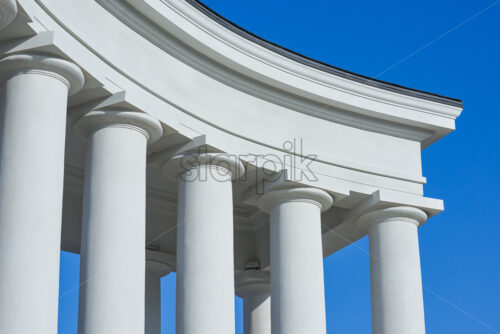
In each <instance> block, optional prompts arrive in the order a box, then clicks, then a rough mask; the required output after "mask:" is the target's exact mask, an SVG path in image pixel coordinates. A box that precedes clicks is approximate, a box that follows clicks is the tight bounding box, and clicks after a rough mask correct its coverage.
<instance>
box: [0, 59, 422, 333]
mask: <svg viewBox="0 0 500 334" xmlns="http://www.w3.org/2000/svg"><path fill="white" fill-rule="evenodd" d="M0 78H1V80H2V87H1V90H0V94H1V95H0V98H1V110H0V112H1V116H0V117H1V132H0V136H1V137H0V139H1V142H0V154H1V155H0V166H1V169H0V273H1V274H0V333H16V334H18V333H40V334H53V333H56V332H57V312H58V282H59V252H60V238H61V213H62V194H63V177H64V142H65V133H66V113H67V99H68V96H69V95H71V94H74V93H76V92H78V91H79V90H80V89H81V88H82V86H83V84H84V75H83V73H82V71H81V70H80V69H79V68H78V66H76V65H75V64H72V63H71V62H68V61H66V60H62V59H57V58H53V57H51V56H43V55H33V54H24V55H12V56H7V57H6V58H3V59H2V60H1V61H0ZM75 130H76V133H77V134H78V135H80V136H81V137H82V138H84V139H85V140H86V141H87V154H86V167H85V183H84V202H83V221H82V240H81V277H80V284H81V287H80V305H79V333H80V334H108V333H134V334H137V333H144V332H145V331H146V333H147V334H158V333H159V323H160V302H159V280H160V277H161V276H163V275H165V274H167V273H168V272H169V271H170V270H171V268H169V267H168V266H167V265H166V264H165V263H162V262H161V261H158V259H151V258H148V257H147V256H146V249H145V244H144V243H145V241H144V240H145V226H146V221H145V210H146V209H145V203H146V150H147V145H148V144H149V143H152V142H154V141H156V140H158V139H159V138H160V137H161V136H162V126H161V124H160V123H159V122H158V120H155V119H153V118H152V117H150V116H148V115H147V114H144V113H140V112H134V111H124V110H116V109H106V110H95V111H91V112H89V113H87V114H85V115H83V116H82V117H81V118H80V120H79V121H78V122H77V124H76V126H75ZM179 166H184V168H179ZM163 171H164V174H165V176H166V177H171V178H176V179H177V180H178V213H177V216H178V224H177V262H176V270H177V333H178V334H200V333H203V334H234V331H235V324H234V294H235V287H236V293H237V294H238V295H240V296H241V297H242V298H243V299H244V313H245V314H244V316H245V333H246V334H270V333H271V332H272V333H273V334H304V333H312V334H325V333H326V316H325V297H324V278H323V277H324V275H323V251H322V239H321V235H322V232H321V230H322V225H321V212H323V211H325V210H328V209H329V208H330V207H331V206H332V204H333V198H332V197H331V195H330V194H328V193H327V192H326V191H324V190H321V189H315V188H305V187H296V188H289V189H280V190H273V191H270V192H267V193H265V194H264V195H262V196H261V197H260V199H259V200H258V207H259V208H260V209H261V210H262V211H264V212H267V213H269V216H270V232H271V238H270V243H271V245H270V249H271V268H272V269H271V273H268V272H261V271H248V272H244V273H242V274H240V275H238V276H237V277H236V281H235V275H234V273H235V271H234V258H233V257H234V255H233V203H232V198H233V194H232V181H233V180H235V179H237V178H238V176H239V175H241V174H242V173H243V172H244V166H243V164H242V163H241V162H240V161H237V160H235V159H233V158H230V157H229V156H226V155H222V154H209V153H207V154H201V155H190V154H187V155H181V156H176V157H174V158H172V159H170V160H169V161H168V162H167V163H166V164H165V166H164V168H163ZM200 175H204V176H205V177H204V178H200ZM426 219H427V216H426V214H425V213H424V212H423V211H421V210H420V209H417V208H413V207H402V206H396V207H389V208H382V209H377V210H373V211H368V212H366V213H363V214H362V215H361V216H360V217H359V219H358V220H357V223H358V224H359V226H360V227H362V228H366V229H367V231H368V234H369V238H370V254H371V257H370V266H371V282H372V283H371V289H372V307H373V312H372V318H373V333H375V334H401V333H405V334H423V333H424V332H425V329H424V316H423V301H422V287H421V275H420V260H419V251H418V234H417V227H418V226H419V225H420V224H422V223H423V222H424V221H425V220H426Z"/></svg>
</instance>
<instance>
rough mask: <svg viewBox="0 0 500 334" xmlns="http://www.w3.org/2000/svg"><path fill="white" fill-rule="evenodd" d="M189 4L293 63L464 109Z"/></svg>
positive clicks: (458, 102) (193, 0) (456, 102)
mask: <svg viewBox="0 0 500 334" xmlns="http://www.w3.org/2000/svg"><path fill="white" fill-rule="evenodd" d="M186 2H187V3H189V4H190V5H192V6H193V7H194V8H196V9H197V10H198V11H200V12H202V13H203V14H205V15H206V16H208V17H210V18H211V19H212V20H214V21H216V22H217V23H219V24H220V25H222V26H224V27H225V28H227V29H229V30H231V31H232V32H234V33H236V34H238V35H240V36H242V37H244V38H246V39H248V40H250V41H252V42H254V43H256V44H258V45H260V46H263V47H265V48H267V49H269V50H271V51H273V52H275V53H278V54H280V55H282V56H284V57H287V58H289V59H291V60H293V61H296V62H298V63H301V64H304V65H307V66H309V67H312V68H315V69H318V70H321V71H324V72H328V73H331V74H333V75H337V76H339V77H342V78H346V79H349V80H352V81H356V82H360V83H363V84H365V85H369V86H373V87H377V88H381V89H385V90H388V91H391V92H395V93H399V94H404V95H407V96H412V97H416V98H420V99H424V100H429V101H434V102H438V103H443V104H447V105H451V106H454V107H460V108H463V103H462V101H461V100H459V99H455V98H451V97H446V96H443V95H438V94H434V93H429V92H425V91H422V90H418V89H413V88H408V87H405V86H401V85H397V84H393V83H390V82H386V81H382V80H379V79H375V78H370V77H368V76H364V75H360V74H356V73H353V72H350V71H347V70H344V69H341V68H338V67H335V66H332V65H329V64H326V63H324V62H321V61H318V60H315V59H312V58H309V57H307V56H304V55H302V54H300V53H298V52H295V51H292V50H290V49H287V48H285V47H282V46H280V45H278V44H275V43H273V42H269V41H267V40H265V39H263V38H261V37H259V36H257V35H255V34H253V33H251V32H249V31H247V30H245V29H244V28H242V27H240V26H238V25H236V24H234V23H233V22H231V21H229V20H227V19H225V18H224V17H222V16H221V15H219V14H217V13H216V12H214V11H213V10H212V9H210V8H208V7H207V6H206V5H205V4H203V3H201V2H200V1H199V0H186Z"/></svg>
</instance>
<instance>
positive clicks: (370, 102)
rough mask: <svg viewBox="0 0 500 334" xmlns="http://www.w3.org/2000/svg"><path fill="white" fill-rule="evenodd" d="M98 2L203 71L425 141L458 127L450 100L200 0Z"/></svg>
mask: <svg viewBox="0 0 500 334" xmlns="http://www.w3.org/2000/svg"><path fill="white" fill-rule="evenodd" d="M97 2H98V3H100V4H101V5H102V6H103V7H104V8H106V10H108V11H109V12H110V13H112V14H113V15H115V16H116V17H117V18H118V19H120V20H121V21H122V22H124V23H125V24H127V25H128V26H129V27H130V28H132V29H134V30H135V31H136V32H137V33H139V34H140V35H141V36H143V37H144V38H146V39H147V40H149V41H150V42H152V43H153V44H155V45H156V46H158V47H160V48H161V49H163V50H165V51H166V52H168V53H169V54H171V55H173V56H175V57H176V58H177V59H179V60H182V61H183V62H185V63H187V64H188V65H190V66H191V67H193V68H196V69H197V70H199V71H200V72H203V73H205V74H207V75H209V76H211V77H213V78H215V79H217V80H218V81H220V82H223V83H225V84H227V85H229V86H231V87H234V88H237V89H239V90H241V91H244V92H247V93H249V94H251V95H254V96H256V97H259V98H261V99H264V100H267V101H270V102H273V103H275V104H278V105H281V106H284V107H287V108H289V109H292V110H296V111H299V112H302V113H305V114H309V115H312V116H315V117H318V118H322V119H326V120H329V121H332V122H336V123H340V124H344V125H348V126H352V127H356V128H360V129H364V130H368V131H373V132H377V133H383V134H387V135H391V136H396V137H400V138H405V139H409V140H414V141H419V142H421V143H422V145H423V147H426V146H428V145H430V144H431V143H432V142H434V141H435V140H437V139H439V138H441V137H442V136H444V135H446V134H447V133H449V132H451V131H452V130H453V129H454V120H455V118H456V117H458V115H459V114H460V112H461V109H462V108H461V106H458V105H451V104H452V103H451V102H450V104H447V103H443V102H442V101H441V102H436V101H434V100H432V99H424V98H422V97H421V96H420V97H417V96H419V95H418V94H413V95H407V94H403V93H402V92H400V91H398V90H397V89H395V88H394V87H399V86H397V85H393V86H391V87H393V88H394V89H383V88H381V87H380V85H381V83H380V82H378V83H377V85H370V84H371V83H372V82H371V81H370V80H368V81H369V82H368V81H367V80H365V81H366V82H360V80H351V79H348V78H346V77H345V75H344V76H340V75H336V74H334V73H332V72H331V71H330V72H328V71H324V70H321V69H318V68H316V67H311V66H309V65H306V64H304V63H303V62H299V61H296V60H294V59H291V58H289V57H286V56H284V55H282V54H280V53H278V52H276V50H274V49H273V50H270V49H268V48H265V47H263V46H261V45H259V44H257V43H255V41H254V40H252V39H247V38H244V37H242V36H241V34H238V33H236V32H235V31H233V30H235V29H232V30H230V29H229V28H228V27H227V24H226V25H221V24H220V22H218V21H215V20H214V19H213V18H211V17H208V16H207V14H206V11H205V12H202V11H200V6H201V5H199V4H198V5H197V7H196V8H195V7H193V5H192V1H190V3H188V2H186V1H173V0H144V1H132V0H127V1H125V2H126V3H125V2H123V1H117V0H106V1H103V0H97ZM193 31H196V33H194V32H193ZM240 32H241V31H240ZM247 34H248V33H247ZM207 35H208V37H207ZM200 36H202V37H203V38H202V37H200ZM181 41H182V42H181ZM250 63H252V64H253V63H256V64H257V65H258V66H253V67H252V66H250ZM324 66H326V65H324ZM344 72H345V71H344ZM344 72H343V73H344ZM345 73H348V72H345ZM359 77H360V78H361V76H359ZM288 79H292V80H288ZM365 79H366V78H365ZM292 81H293V82H292ZM306 88H307V89H306ZM408 90H409V91H412V92H417V91H415V90H411V89H408ZM316 91H317V92H319V91H321V93H316ZM422 94H424V93H422ZM425 94H427V93H425ZM425 94H424V95H425ZM428 95H429V96H434V97H435V95H432V94H428ZM425 96H427V95H425ZM447 101H448V100H447ZM450 101H451V99H450ZM448 102H449V101H448ZM422 114H425V115H426V117H424V118H428V117H430V118H431V119H434V118H435V117H438V118H440V120H438V119H434V124H429V123H427V122H429V121H428V120H425V121H422ZM431 121H432V120H431Z"/></svg>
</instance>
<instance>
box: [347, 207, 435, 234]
mask: <svg viewBox="0 0 500 334" xmlns="http://www.w3.org/2000/svg"><path fill="white" fill-rule="evenodd" d="M427 218H428V217H427V214H426V213H425V212H424V211H422V210H420V209H418V208H415V207H411V206H394V207H389V208H383V209H375V210H372V211H368V212H366V213H364V214H363V215H361V216H360V217H359V218H358V220H357V224H358V226H360V227H362V228H365V229H368V228H369V227H370V226H372V225H374V224H378V223H380V222H386V221H391V220H392V221H406V222H409V223H412V224H415V225H416V226H417V227H418V226H420V225H422V224H423V223H425V221H426V220H427Z"/></svg>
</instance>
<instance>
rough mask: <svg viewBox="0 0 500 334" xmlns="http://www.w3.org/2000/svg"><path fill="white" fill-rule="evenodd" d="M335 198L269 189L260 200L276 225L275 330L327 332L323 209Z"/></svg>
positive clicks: (273, 249) (307, 191)
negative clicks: (322, 229) (322, 226)
mask: <svg viewBox="0 0 500 334" xmlns="http://www.w3.org/2000/svg"><path fill="white" fill-rule="evenodd" d="M332 203H333V199H332V197H331V196H330V195H329V194H328V193H327V192H325V191H323V190H320V189H314V188H292V189H282V190H276V191H271V192H268V193H266V194H264V195H262V196H261V197H260V199H259V201H258V205H259V208H261V210H263V211H265V212H269V215H270V225H271V312H272V332H273V334H304V333H314V334H325V333H326V315H325V295H324V293H325V292H324V278H323V247H322V237H321V212H322V211H324V210H327V209H328V208H330V206H331V205H332Z"/></svg>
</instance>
